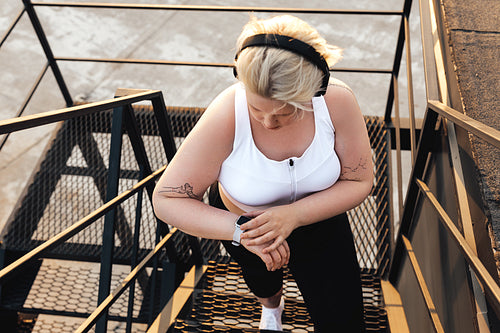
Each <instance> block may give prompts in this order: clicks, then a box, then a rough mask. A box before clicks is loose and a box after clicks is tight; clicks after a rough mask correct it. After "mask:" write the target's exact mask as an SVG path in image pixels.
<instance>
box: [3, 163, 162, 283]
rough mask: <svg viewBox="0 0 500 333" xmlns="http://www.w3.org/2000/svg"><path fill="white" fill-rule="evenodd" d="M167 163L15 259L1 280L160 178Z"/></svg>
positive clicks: (4, 271) (5, 269)
mask: <svg viewBox="0 0 500 333" xmlns="http://www.w3.org/2000/svg"><path fill="white" fill-rule="evenodd" d="M165 169H166V165H165V166H163V167H161V168H160V169H158V170H156V171H155V172H153V173H152V174H151V175H149V176H147V177H146V178H144V179H142V180H141V181H139V182H138V183H137V184H135V185H134V186H133V187H132V188H130V189H129V190H126V191H124V192H122V193H121V194H120V195H118V196H116V197H115V198H113V199H112V200H110V201H108V202H106V203H105V204H103V205H102V206H100V207H99V208H98V209H96V210H94V211H93V212H92V213H90V214H88V215H87V216H85V217H84V218H82V219H80V220H79V221H78V222H76V223H75V224H73V225H72V226H70V227H68V228H66V229H65V230H63V231H61V232H60V233H59V234H57V235H55V236H54V237H52V238H50V239H49V240H47V241H45V242H44V243H42V244H41V245H39V246H37V247H36V248H35V249H33V250H31V251H30V252H28V253H26V254H25V255H23V256H22V257H21V258H19V259H17V260H16V261H14V262H13V263H12V264H10V265H8V266H7V267H5V268H4V269H2V270H1V271H0V282H1V281H2V280H3V279H4V278H5V277H6V276H7V275H9V274H11V273H12V272H13V271H15V270H16V269H18V268H19V267H21V266H22V265H24V264H25V263H27V262H28V261H31V260H33V259H36V258H38V257H40V256H41V255H43V254H44V253H45V252H47V251H49V250H50V249H52V248H54V247H55V246H57V245H59V244H61V243H63V242H65V241H66V240H68V239H70V238H71V237H73V236H74V235H76V234H77V233H78V232H80V231H81V230H83V229H85V228H86V227H88V226H89V225H90V224H92V223H93V222H95V221H96V220H97V219H99V218H101V217H102V216H104V214H106V213H107V212H109V211H110V210H112V209H113V208H115V207H116V206H117V205H119V204H120V203H122V202H124V201H125V200H127V199H128V198H130V197H131V196H132V195H134V194H135V193H137V192H138V191H139V190H141V189H142V188H144V187H145V186H146V185H147V184H149V183H151V182H152V181H154V180H155V179H156V178H158V177H159V176H160V175H161V174H162V173H163V171H165Z"/></svg>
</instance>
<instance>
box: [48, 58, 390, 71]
mask: <svg viewBox="0 0 500 333" xmlns="http://www.w3.org/2000/svg"><path fill="white" fill-rule="evenodd" d="M55 60H57V61H75V62H104V63H117V64H136V65H172V66H198V67H222V68H233V67H234V64H233V63H220V62H202V61H173V60H153V59H125V58H82V57H56V58H55ZM330 71H332V72H347V73H373V74H391V73H392V70H391V69H383V68H343V67H333V68H331V69H330Z"/></svg>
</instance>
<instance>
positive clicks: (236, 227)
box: [232, 216, 251, 246]
mask: <svg viewBox="0 0 500 333" xmlns="http://www.w3.org/2000/svg"><path fill="white" fill-rule="evenodd" d="M250 220H251V218H249V217H246V216H240V217H238V219H237V220H236V222H235V223H234V233H233V242H232V244H233V245H234V246H240V241H241V234H242V233H243V230H241V229H240V227H241V226H242V225H243V224H244V223H247V222H248V221H250Z"/></svg>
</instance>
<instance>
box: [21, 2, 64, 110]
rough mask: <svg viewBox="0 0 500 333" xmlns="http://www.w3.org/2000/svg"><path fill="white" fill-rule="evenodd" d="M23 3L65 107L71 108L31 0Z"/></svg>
mask: <svg viewBox="0 0 500 333" xmlns="http://www.w3.org/2000/svg"><path fill="white" fill-rule="evenodd" d="M23 3H24V7H25V8H26V12H27V13H28V16H29V18H30V20H31V24H33V28H34V29H35V32H36V35H37V36H38V40H39V41H40V44H41V46H42V49H43V52H44V53H45V56H46V57H47V61H48V63H49V65H50V68H52V72H53V73H54V77H55V79H56V81H57V84H58V85H59V89H60V90H61V93H62V95H63V97H64V100H65V101H66V106H67V107H70V106H73V99H72V98H71V95H70V93H69V90H68V87H67V86H66V83H65V82H64V78H63V76H62V74H61V71H60V70H59V66H58V65H57V62H56V60H55V58H54V54H53V53H52V50H51V48H50V45H49V41H48V40H47V36H45V32H44V31H43V28H42V24H41V23H40V20H39V19H38V16H37V15H36V12H35V8H34V7H33V4H32V3H31V0H23Z"/></svg>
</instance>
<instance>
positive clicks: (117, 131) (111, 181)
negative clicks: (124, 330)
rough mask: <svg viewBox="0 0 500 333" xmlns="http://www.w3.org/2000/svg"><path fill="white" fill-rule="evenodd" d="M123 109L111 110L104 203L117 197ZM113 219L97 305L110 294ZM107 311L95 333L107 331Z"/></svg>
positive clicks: (109, 217) (110, 216)
mask: <svg viewBox="0 0 500 333" xmlns="http://www.w3.org/2000/svg"><path fill="white" fill-rule="evenodd" d="M122 129H123V107H118V108H115V109H113V123H112V125H111V144H110V153H109V170H108V186H107V191H106V202H107V201H109V200H111V199H113V198H114V197H116V196H117V195H118V183H119V180H120V159H121V149H122V133H123V130H122ZM115 219H116V209H113V210H111V211H110V212H108V213H107V214H106V216H105V218H104V230H103V236H102V254H101V271H100V276H99V295H98V298H97V302H98V304H100V303H101V302H103V301H104V300H105V299H106V297H107V296H108V295H109V293H110V289H111V275H112V271H113V249H114V241H115ZM107 321H108V311H106V312H105V313H104V314H103V316H102V317H101V318H100V319H99V321H98V322H97V324H96V332H97V333H105V332H106V329H107Z"/></svg>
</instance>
